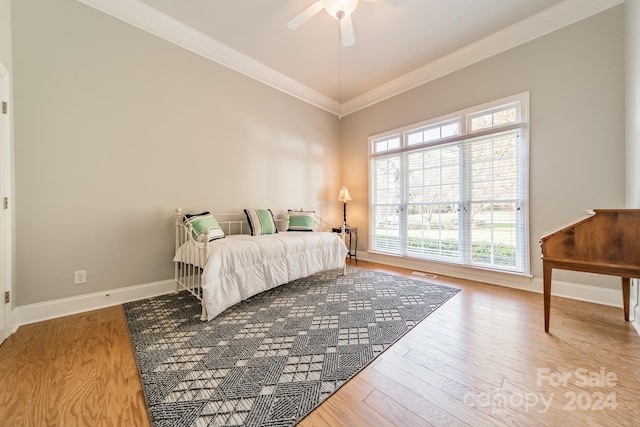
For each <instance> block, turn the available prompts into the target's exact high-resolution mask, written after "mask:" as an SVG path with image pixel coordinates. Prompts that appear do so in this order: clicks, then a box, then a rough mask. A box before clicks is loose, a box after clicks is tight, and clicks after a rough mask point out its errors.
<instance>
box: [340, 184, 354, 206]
mask: <svg viewBox="0 0 640 427" xmlns="http://www.w3.org/2000/svg"><path fill="white" fill-rule="evenodd" d="M338 200H340V201H341V202H342V203H346V202H348V201H349V200H351V196H350V195H349V190H347V187H342V188H341V189H340V195H339V196H338Z"/></svg>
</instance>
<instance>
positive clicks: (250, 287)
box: [175, 231, 348, 320]
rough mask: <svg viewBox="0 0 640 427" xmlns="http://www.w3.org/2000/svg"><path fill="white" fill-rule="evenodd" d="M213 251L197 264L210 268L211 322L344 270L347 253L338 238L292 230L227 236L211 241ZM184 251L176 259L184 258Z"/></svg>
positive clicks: (206, 281)
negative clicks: (250, 301)
mask: <svg viewBox="0 0 640 427" xmlns="http://www.w3.org/2000/svg"><path fill="white" fill-rule="evenodd" d="M181 250H182V248H181ZM209 250H210V253H209V259H208V260H207V261H205V260H199V261H196V263H197V264H200V265H203V264H204V265H205V267H204V271H203V273H202V290H203V295H204V302H205V307H206V309H207V319H208V320H211V319H213V318H214V317H216V316H217V315H218V314H220V313H222V312H223V311H224V310H226V309H227V308H229V307H231V306H232V305H234V304H237V303H238V302H240V301H242V300H244V299H247V298H249V297H251V296H253V295H256V294H258V293H260V292H263V291H266V290H267V289H271V288H273V287H275V286H278V285H282V284H285V283H289V282H290V281H292V280H295V279H300V278H303V277H307V276H309V275H311V274H314V273H317V272H319V271H324V270H331V269H335V268H341V267H343V266H344V264H345V256H346V255H347V252H348V251H347V248H346V246H345V244H344V242H343V240H342V239H341V237H340V235H339V234H336V233H319V232H291V231H289V232H284V233H277V234H273V235H269V236H247V235H231V236H226V237H225V238H224V239H220V240H214V241H213V242H211V243H210V245H209ZM180 252H181V251H178V253H177V254H176V259H175V260H179V259H180V258H183V257H182V256H180ZM182 260H183V261H184V259H182Z"/></svg>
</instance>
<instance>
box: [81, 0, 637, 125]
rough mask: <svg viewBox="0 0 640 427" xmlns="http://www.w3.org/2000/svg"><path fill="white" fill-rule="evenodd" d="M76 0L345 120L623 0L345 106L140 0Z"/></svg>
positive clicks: (436, 64) (483, 44)
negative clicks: (351, 115) (345, 117)
mask: <svg viewBox="0 0 640 427" xmlns="http://www.w3.org/2000/svg"><path fill="white" fill-rule="evenodd" d="M77 1H79V2H80V3H83V4H85V5H87V6H90V7H93V8H94V9H97V10H99V11H101V12H104V13H106V14H108V15H110V16H113V17H114V18H117V19H120V20H121V21H124V22H126V23H128V24H131V25H133V26H135V27H137V28H139V29H141V30H143V31H146V32H148V33H151V34H153V35H155V36H157V37H160V38H162V39H164V40H167V41H169V42H171V43H173V44H175V45H177V46H180V47H182V48H184V49H187V50H189V51H191V52H193V53H195V54H198V55H201V56H203V57H205V58H207V59H209V60H212V61H214V62H217V63H218V64H221V65H223V66H225V67H227V68H230V69H232V70H234V71H237V72H239V73H241V74H243V75H245V76H247V77H250V78H252V79H255V80H257V81H259V82H261V83H263V84H265V85H267V86H270V87H272V88H274V89H276V90H279V91H281V92H284V93H286V94H288V95H291V96H293V97H295V98H298V99H300V100H302V101H304V102H307V103H309V104H311V105H314V106H316V107H318V108H320V109H322V110H325V111H328V112H330V113H332V114H335V115H336V116H338V117H339V118H342V117H344V116H347V115H349V114H352V113H355V112H356V111H359V110H362V109H364V108H367V107H369V106H371V105H374V104H377V103H378V102H381V101H384V100H386V99H389V98H391V97H393V96H396V95H399V94H401V93H403V92H407V91H409V90H411V89H414V88H416V87H418V86H421V85H423V84H425V83H428V82H430V81H433V80H435V79H437V78H440V77H442V76H445V75H447V74H449V73H452V72H454V71H457V70H460V69H462V68H464V67H467V66H469V65H472V64H474V63H476V62H479V61H482V60H484V59H487V58H489V57H491V56H494V55H497V54H499V53H502V52H504V51H507V50H509V49H512V48H514V47H517V46H520V45H522V44H524V43H527V42H529V41H531V40H534V39H536V38H538V37H542V36H544V35H547V34H549V33H552V32H554V31H556V30H559V29H561V28H563V27H566V26H568V25H571V24H574V23H576V22H578V21H581V20H583V19H586V18H589V17H590V16H593V15H595V14H598V13H600V12H603V11H605V10H607V9H609V8H612V7H614V6H617V5H619V4H622V3H624V1H625V0H565V1H563V2H561V3H558V4H556V5H555V6H552V7H550V8H548V9H545V10H543V11H542V12H539V13H537V14H535V15H532V16H530V17H528V18H526V19H524V20H522V21H520V22H517V23H515V24H513V25H511V26H509V27H506V28H504V29H502V30H500V31H498V32H496V33H493V34H491V35H489V36H487V37H485V38H483V39H480V40H478V41H476V42H473V43H471V44H470V45H467V46H465V47H463V48H461V49H459V50H457V51H455V52H452V53H450V54H448V55H445V56H443V57H441V58H439V59H437V60H435V61H433V62H431V63H429V64H427V65H425V66H423V67H421V68H418V69H416V70H414V71H412V72H410V73H408V74H405V75H404V76H402V77H399V78H397V79H395V80H393V81H390V82H388V83H386V84H384V85H382V86H380V87H378V88H376V89H373V90H371V91H369V92H367V93H365V94H363V95H360V96H357V97H355V98H352V99H350V100H348V101H345V102H343V103H342V104H340V103H338V102H337V101H336V100H334V99H331V98H329V97H327V96H325V95H323V94H321V93H320V92H317V91H315V90H313V89H311V88H309V87H308V86H305V85H303V84H302V83H300V82H298V81H296V80H293V79H291V78H289V77H287V76H285V75H284V74H282V73H279V72H277V71H275V70H273V69H272V68H269V67H267V66H266V65H264V64H263V63H261V62H258V61H256V60H254V59H253V58H250V57H249V56H247V55H244V54H242V53H240V52H238V51H237V50H235V49H232V48H230V47H229V46H227V45H225V44H223V43H221V42H219V41H217V40H215V39H213V38H211V37H209V36H207V35H206V34H204V33H202V32H200V31H197V30H196V29H194V28H192V27H189V26H188V25H186V24H184V23H182V22H180V21H178V20H176V19H174V18H172V17H170V16H168V15H166V14H164V13H162V12H160V11H158V10H157V9H154V8H152V7H151V6H149V5H147V4H146V3H143V2H141V1H139V0H77Z"/></svg>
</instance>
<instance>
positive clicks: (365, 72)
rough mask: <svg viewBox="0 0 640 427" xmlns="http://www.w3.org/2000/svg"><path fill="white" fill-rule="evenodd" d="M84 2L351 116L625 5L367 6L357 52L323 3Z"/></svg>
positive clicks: (359, 17) (436, 2)
mask: <svg viewBox="0 0 640 427" xmlns="http://www.w3.org/2000/svg"><path fill="white" fill-rule="evenodd" d="M79 1H81V2H83V3H85V4H88V5H90V6H93V7H95V8H97V9H100V10H102V11H104V12H106V13H109V14H110V15H113V16H115V17H117V18H119V19H122V20H125V21H127V22H129V23H131V24H133V25H136V26H138V27H140V28H142V29H144V30H146V31H149V32H151V33H154V34H156V35H158V36H160V37H163V38H165V39H167V40H170V41H172V42H174V43H176V44H179V45H181V46H183V47H185V48H188V49H190V50H193V51H194V52H196V53H199V54H201V55H203V56H206V57H209V58H210V59H212V60H214V61H216V62H220V63H222V64H223V65H226V66H229V67H230V68H233V69H236V70H238V71H240V72H243V73H244V74H247V75H249V76H251V77H253V78H256V79H258V80H261V81H263V82H265V83H267V84H269V85H271V86H273V87H276V88H277V89H280V90H283V91H285V92H288V93H290V94H292V95H293V96H296V97H298V98H300V99H303V100H305V101H308V102H310V103H312V104H314V105H317V106H319V107H321V108H324V109H326V110H328V111H331V112H333V113H336V114H338V115H345V114H348V113H350V112H353V111H357V110H358V109H360V108H363V107H365V106H367V105H370V104H372V103H375V102H378V101H379V100H381V99H385V98H388V97H389V96H393V95H395V94H397V93H399V92H402V91H404V90H408V89H411V88H412V87H415V86H417V85H419V84H422V83H425V82H426V81H429V80H432V79H434V78H437V77H439V76H441V75H443V74H446V73H447V72H451V71H455V69H459V68H462V67H463V66H466V65H469V64H470V63H473V62H476V61H478V60H482V59H484V58H486V57H489V56H491V55H495V54H497V53H499V52H501V51H504V50H506V49H509V48H511V47H515V46H517V45H518V44H521V43H524V42H527V41H529V40H532V39H534V38H536V37H539V36H541V35H544V34H547V33H549V32H551V31H555V30H556V29H558V28H561V27H563V26H566V25H569V24H571V23H573V22H576V21H578V20H580V19H584V18H586V17H588V16H591V15H593V14H595V13H599V12H601V11H602V10H605V9H607V8H610V7H612V6H615V5H617V4H620V3H622V2H623V1H624V0H377V1H375V2H374V1H372V0H369V1H360V2H359V5H358V8H357V9H356V10H355V12H354V13H353V15H352V19H353V25H354V29H355V36H356V43H355V44H354V45H353V46H350V47H342V46H341V43H340V31H339V23H338V21H337V20H336V19H334V18H332V17H331V16H329V15H328V14H327V13H326V12H325V11H321V12H320V13H318V14H317V15H316V16H314V17H313V18H311V19H310V20H309V21H307V22H306V23H305V24H303V25H302V26H301V27H300V28H298V29H297V30H290V29H289V28H287V26H286V23H287V21H288V20H289V19H291V18H292V17H293V16H295V15H297V14H298V13H300V12H301V11H302V10H304V9H305V8H306V7H308V6H309V5H311V4H312V3H313V2H314V1H315V0H181V1H178V0H79Z"/></svg>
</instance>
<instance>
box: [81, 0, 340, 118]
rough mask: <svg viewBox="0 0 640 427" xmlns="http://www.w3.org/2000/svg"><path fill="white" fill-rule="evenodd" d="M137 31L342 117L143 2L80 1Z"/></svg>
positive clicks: (320, 98) (327, 102) (323, 101)
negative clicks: (153, 36) (131, 26)
mask: <svg viewBox="0 0 640 427" xmlns="http://www.w3.org/2000/svg"><path fill="white" fill-rule="evenodd" d="M78 1H79V2H80V3H83V4H85V5H87V6H90V7H92V8H94V9H97V10H99V11H101V12H103V13H106V14H107V15H110V16H112V17H114V18H117V19H119V20H121V21H124V22H126V23H128V24H130V25H133V26H134V27H136V28H139V29H141V30H143V31H146V32H148V33H150V34H153V35H155V36H157V37H160V38H161V39H164V40H166V41H168V42H171V43H173V44H175V45H177V46H180V47H182V48H184V49H187V50H189V51H191V52H193V53H195V54H197V55H200V56H203V57H204V58H207V59H209V60H211V61H214V62H217V63H218V64H220V65H223V66H225V67H227V68H230V69H232V70H234V71H237V72H238V73H241V74H243V75H245V76H247V77H250V78H252V79H255V80H257V81H259V82H261V83H263V84H265V85H267V86H271V87H272V88H274V89H277V90H279V91H281V92H284V93H286V94H288V95H291V96H293V97H295V98H298V99H300V100H302V101H304V102H307V103H309V104H311V105H314V106H316V107H318V108H320V109H323V110H325V111H328V112H330V113H333V114H335V115H338V114H339V107H340V106H339V104H338V102H337V101H335V100H333V99H331V98H329V97H328V96H325V95H323V94H321V93H320V92H317V91H315V90H313V89H311V88H309V87H308V86H305V85H303V84H302V83H300V82H298V81H296V80H293V79H291V78H289V77H287V76H285V75H284V74H282V73H279V72H277V71H275V70H273V69H272V68H269V67H267V66H266V65H264V64H263V63H261V62H259V61H256V60H255V59H253V58H251V57H249V56H247V55H244V54H243V53H240V52H238V51H237V50H235V49H232V48H230V47H229V46H227V45H225V44H223V43H221V42H219V41H217V40H215V39H213V38H212V37H209V36H208V35H206V34H204V33H202V32H200V31H198V30H196V29H194V28H192V27H190V26H188V25H186V24H184V23H182V22H180V21H178V20H177V19H174V18H172V17H171V16H168V15H166V14H164V13H162V12H160V11H159V10H157V9H154V8H152V7H151V6H149V5H147V4H146V3H143V2H141V1H139V0H78Z"/></svg>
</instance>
